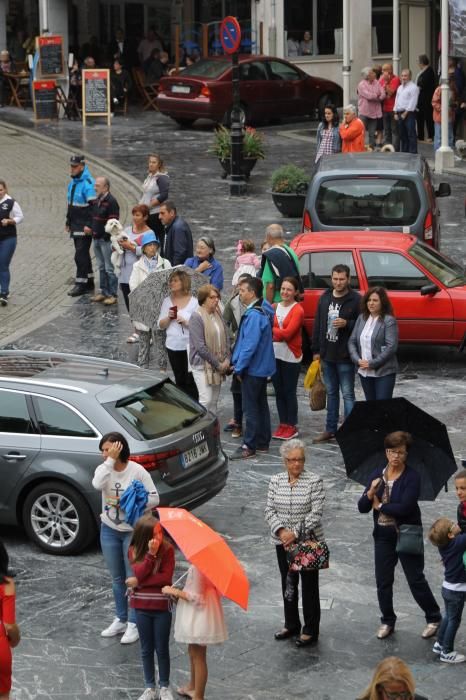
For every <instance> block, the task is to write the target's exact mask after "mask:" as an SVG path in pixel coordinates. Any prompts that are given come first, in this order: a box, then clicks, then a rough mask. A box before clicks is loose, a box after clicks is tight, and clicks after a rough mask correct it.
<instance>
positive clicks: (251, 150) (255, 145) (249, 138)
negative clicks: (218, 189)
mask: <svg viewBox="0 0 466 700" xmlns="http://www.w3.org/2000/svg"><path fill="white" fill-rule="evenodd" d="M211 152H212V153H215V155H216V156H217V158H218V159H219V161H220V165H221V166H222V168H223V175H222V177H223V178H226V177H227V176H228V175H230V174H231V131H230V129H227V128H225V127H224V126H219V127H218V128H217V129H216V130H215V139H214V144H213V146H212V148H211ZM263 158H265V151H264V139H263V136H262V134H261V133H259V132H258V131H256V129H253V128H252V127H250V126H247V127H245V128H244V129H243V150H242V159H241V173H242V175H243V177H244V178H245V179H246V180H248V179H249V175H250V174H251V171H252V169H253V167H254V166H255V164H256V163H257V161H258V160H260V159H263Z"/></svg>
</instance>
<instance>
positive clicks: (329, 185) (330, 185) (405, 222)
mask: <svg viewBox="0 0 466 700" xmlns="http://www.w3.org/2000/svg"><path fill="white" fill-rule="evenodd" d="M420 207H421V202H420V199H419V193H418V191H417V188H416V184H415V183H414V182H413V181H412V180H404V179H397V178H388V177H384V178H380V177H354V178H352V179H349V178H341V179H336V180H324V181H323V182H322V183H321V185H320V188H319V191H318V193H317V199H316V211H317V216H318V217H319V219H320V221H321V223H322V224H324V225H325V226H374V225H379V226H411V225H412V224H414V223H415V221H416V219H417V217H418V214H419V210H420Z"/></svg>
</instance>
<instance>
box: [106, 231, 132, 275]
mask: <svg viewBox="0 0 466 700" xmlns="http://www.w3.org/2000/svg"><path fill="white" fill-rule="evenodd" d="M105 232H106V233H109V234H110V240H111V242H112V248H113V251H112V255H111V261H112V265H113V269H114V270H115V274H116V276H117V277H118V276H119V274H120V270H121V257H122V255H123V253H124V252H125V251H124V249H123V248H122V247H121V245H120V241H127V240H129V239H128V236H127V235H126V233H125V232H124V231H123V226H122V225H121V224H120V222H119V221H118V219H109V220H108V221H107V223H106V224H105Z"/></svg>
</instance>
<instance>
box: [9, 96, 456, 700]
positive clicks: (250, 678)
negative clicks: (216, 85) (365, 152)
mask: <svg viewBox="0 0 466 700" xmlns="http://www.w3.org/2000/svg"><path fill="white" fill-rule="evenodd" d="M9 112H11V110H10V111H9ZM13 116H14V117H15V116H16V115H15V114H14V115H13ZM20 116H21V115H20ZM8 118H9V119H10V118H11V117H10V114H8ZM23 125H24V126H28V125H27V124H26V123H25V122H24V124H23ZM307 127H308V125H303V124H298V125H294V124H286V125H280V126H277V127H266V128H264V133H265V135H266V144H267V159H266V161H264V162H259V163H258V164H257V165H256V169H255V170H254V171H253V174H252V176H251V181H250V184H249V191H248V196H247V197H246V198H244V199H243V198H241V199H236V198H230V197H229V194H228V184H227V183H226V182H225V181H223V180H221V179H220V166H219V164H218V162H217V160H216V159H215V158H214V157H213V156H212V155H210V154H208V153H207V151H208V148H209V145H210V143H211V141H212V131H211V129H210V128H207V127H202V126H200V127H198V128H196V129H193V130H179V131H177V130H175V129H174V126H173V124H172V122H170V121H169V120H167V119H165V118H163V117H161V116H160V115H154V114H144V115H143V116H141V117H140V116H138V117H133V116H131V117H130V118H128V119H126V120H125V119H124V118H120V117H115V119H114V121H113V126H112V129H111V134H109V132H108V131H107V128H106V127H104V126H100V125H98V124H93V125H92V126H91V127H89V128H88V129H87V130H86V131H85V132H83V130H82V129H81V127H80V125H79V124H76V123H67V122H61V123H60V124H59V125H41V126H40V127H35V131H36V132H37V133H38V134H39V135H44V136H46V137H48V138H51V139H53V140H54V141H55V142H57V141H62V142H63V143H65V144H66V146H67V148H72V149H75V150H85V151H86V152H89V153H92V154H93V155H95V156H97V157H99V158H103V159H107V160H109V161H110V162H111V163H112V164H113V166H114V167H118V168H121V169H123V170H124V171H125V172H127V173H129V174H130V175H132V176H134V177H136V178H138V179H141V178H142V176H143V174H144V166H145V158H146V155H147V154H148V153H149V152H151V151H157V152H160V153H161V154H162V155H163V156H164V157H165V160H166V161H167V165H168V169H169V172H170V177H171V191H170V197H171V198H173V199H174V200H175V201H176V203H177V205H178V208H179V213H180V214H181V215H182V216H183V217H185V218H186V219H187V220H188V221H189V223H190V224H191V225H192V230H193V235H194V237H197V236H199V235H202V234H203V233H209V234H210V235H212V236H213V237H214V239H215V241H216V243H217V249H218V258H219V259H220V261H221V262H222V263H223V265H224V267H225V270H226V278H227V279H228V280H230V279H231V274H232V271H233V259H234V250H235V245H236V241H237V239H238V238H240V237H242V236H245V235H246V234H247V237H250V238H253V239H254V240H255V242H256V244H258V243H259V242H260V241H261V240H262V236H263V231H264V229H265V227H266V225H267V224H269V223H271V222H273V221H277V220H281V218H280V216H279V215H277V212H276V210H275V208H274V206H273V204H272V202H271V199H270V195H268V194H267V192H266V190H267V189H268V179H269V177H270V174H271V172H272V170H273V169H274V168H275V167H278V165H281V164H284V163H286V162H295V163H296V164H299V165H303V166H305V167H309V168H310V167H311V164H312V160H313V156H312V153H313V145H312V144H311V143H310V142H309V144H308V143H307V142H306V141H303V140H299V139H296V138H290V134H289V133H288V135H286V134H287V132H292V131H299V132H300V134H302V132H303V131H304V134H305V132H306V130H307ZM7 179H8V178H7ZM442 179H447V180H448V181H449V182H450V183H451V184H452V189H453V193H454V196H453V197H452V198H451V199H450V200H449V201H448V203H447V204H445V203H444V202H442V205H441V206H442V208H443V211H444V221H443V226H444V229H443V230H444V235H443V245H444V248H445V249H446V250H448V251H449V252H450V253H452V254H454V255H455V257H456V258H457V259H462V260H463V261H464V260H465V256H466V243H465V240H464V233H463V231H464V226H463V222H464V218H463V217H464V211H463V194H464V189H465V186H466V183H465V182H464V181H463V180H461V179H460V178H458V177H456V176H448V177H445V178H442ZM66 180H67V168H66V167H65V169H64V172H63V191H62V192H59V191H57V187H58V185H57V183H56V181H55V186H54V193H53V197H55V196H56V197H60V198H63V197H64V191H65V183H66ZM18 199H19V197H18ZM53 201H55V200H53ZM60 201H62V200H60ZM283 223H284V225H285V228H286V229H287V230H288V231H289V235H290V237H292V236H293V235H294V233H295V232H296V231H297V229H298V226H299V222H297V221H296V220H294V221H293V220H284V221H283ZM57 225H58V224H57ZM61 226H62V222H60V227H61ZM60 230H61V228H60ZM27 284H28V278H27V274H25V279H24V280H22V284H16V285H15V289H16V292H15V293H17V294H19V295H20V294H21V289H22V285H24V287H26V286H27ZM61 284H62V288H61V292H62V294H63V301H60V300H58V301H57V302H56V304H58V306H59V312H58V313H57V314H56V315H55V316H54V318H52V319H50V320H48V321H47V322H46V323H45V324H44V325H42V326H39V327H37V328H35V329H34V330H32V331H31V332H28V328H24V331H25V335H23V336H22V337H21V338H16V339H15V340H13V342H12V343H10V344H9V346H14V347H21V348H28V349H47V350H56V351H66V352H78V353H84V354H93V355H98V356H101V357H108V358H119V359H130V360H134V353H135V351H136V349H135V347H134V346H129V345H127V344H126V343H125V338H126V336H127V334H128V331H129V330H130V325H129V319H128V316H127V314H126V310H125V309H124V305H123V304H122V303H120V304H119V305H118V307H111V308H108V309H103V308H102V307H101V306H98V307H97V306H96V305H93V304H91V303H90V302H89V301H88V299H87V298H85V297H83V298H80V299H79V300H78V301H77V302H75V303H72V304H71V305H70V304H69V300H68V298H67V297H66V289H67V286H66V284H65V280H63V281H62V282H61ZM228 284H229V282H228ZM227 286H228V285H226V287H227ZM0 334H1V328H0ZM0 343H1V336H0ZM399 360H400V366H401V373H400V376H399V379H398V381H397V385H396V390H395V394H396V395H404V396H406V397H407V398H409V399H410V400H412V401H413V402H414V403H416V404H418V405H420V406H422V407H423V408H425V409H426V410H428V411H429V412H431V413H433V414H434V415H436V416H437V417H439V418H440V419H441V420H443V421H444V422H445V423H446V425H447V427H448V430H449V434H450V438H451V441H452V445H453V450H454V453H455V456H456V457H457V458H458V459H459V458H460V457H466V447H465V437H464V429H465V412H464V406H465V396H466V370H465V357H464V355H463V356H461V355H459V354H458V353H457V352H456V351H455V350H452V349H448V348H440V349H439V348H435V349H428V348H412V347H410V348H403V349H402V350H401V351H400V354H399ZM358 392H359V389H358ZM270 406H271V410H272V416H273V424H274V426H275V424H276V422H277V417H276V411H275V402H274V399H273V397H270ZM230 410H231V400H230V394H229V392H228V390H227V389H226V388H225V389H224V390H223V391H222V398H221V402H220V410H219V416H220V419H221V422H222V424H223V423H225V422H226V420H227V419H228V418H229V417H230ZM299 410H300V428H301V434H302V437H303V438H304V439H305V441H306V443H307V444H308V445H310V443H311V438H312V436H313V435H314V434H315V433H316V432H318V431H320V430H321V428H322V423H323V415H322V414H320V413H311V411H310V410H309V407H308V396H307V393H306V392H305V391H304V390H303V388H302V387H300V388H299ZM223 445H224V449H225V451H226V452H227V453H231V452H232V451H233V450H234V449H235V448H236V447H237V441H235V440H233V439H232V438H231V437H230V436H229V435H227V434H226V433H224V434H223ZM97 463H98V461H97V457H96V464H97ZM308 466H309V468H311V469H312V470H313V471H316V472H317V473H319V474H320V475H322V477H323V478H324V481H325V486H326V488H327V503H326V511H325V520H324V525H325V533H326V539H327V540H328V542H329V546H330V550H331V568H330V569H329V570H328V571H325V572H322V573H321V578H320V580H321V602H322V608H323V610H322V624H321V636H320V640H319V645H318V646H317V647H311V648H307V649H296V648H295V647H294V645H293V644H292V643H289V642H281V643H278V642H276V641H275V640H274V639H273V632H274V631H275V629H278V628H279V627H280V626H281V624H282V609H281V607H282V606H281V596H280V590H279V578H278V571H277V567H276V562H275V553H274V551H273V547H272V546H271V545H270V543H269V541H268V534H267V531H266V528H265V525H264V522H263V507H264V504H265V497H266V491H267V483H268V480H269V478H270V476H271V475H272V474H274V473H276V472H277V471H278V470H279V469H280V468H281V465H280V458H279V455H278V446H277V445H272V448H271V451H270V453H269V454H268V455H261V458H257V459H254V460H251V461H248V462H244V463H242V462H232V463H231V464H230V476H229V481H228V484H227V487H226V488H225V489H224V491H223V492H222V493H221V494H219V495H218V496H217V497H216V498H215V499H213V500H212V501H211V502H209V503H207V504H205V505H204V506H203V507H202V508H199V509H198V510H197V511H196V514H197V515H199V517H201V518H204V519H205V520H206V521H207V522H208V523H209V524H211V525H212V526H213V527H215V528H216V529H217V530H219V531H220V532H222V533H223V534H224V535H225V537H226V538H227V540H228V542H229V543H230V544H231V546H232V547H233V548H234V550H235V551H236V552H237V553H238V555H239V557H240V559H241V561H242V562H243V564H244V566H245V568H246V571H247V573H248V576H249V577H250V580H251V603H250V609H249V611H248V613H247V614H246V613H244V612H242V611H240V610H239V609H238V608H236V607H235V606H234V605H232V604H231V603H229V602H226V604H225V610H226V618H227V623H228V627H229V632H230V640H229V641H228V642H227V643H226V644H224V645H223V646H221V647H216V648H213V649H211V650H209V656H208V658H209V672H210V676H209V684H208V687H207V694H206V698H207V700H293V699H295V698H296V699H303V700H304V699H305V698H306V699H308V698H309V699H310V700H330V699H331V700H348V699H349V698H355V697H356V696H357V695H358V694H359V693H360V692H361V691H362V689H363V688H364V687H365V686H366V685H367V683H368V681H369V678H370V675H371V672H372V669H373V668H374V667H375V665H376V664H377V663H378V661H379V660H380V659H381V658H383V657H384V656H387V655H391V654H395V655H399V656H401V657H402V658H404V659H405V660H406V661H407V662H408V663H409V664H410V666H411V668H412V669H413V672H414V674H415V677H416V681H417V685H418V691H419V692H420V693H422V694H424V695H426V696H427V697H429V699H430V700H452V699H454V698H455V699H456V698H457V699H458V700H459V699H460V698H464V697H465V694H466V676H465V674H464V669H463V668H461V666H459V667H456V668H455V667H448V666H447V665H446V664H445V665H444V664H440V663H439V662H438V661H437V660H436V659H435V657H434V655H433V654H432V653H431V646H432V643H431V642H426V641H424V640H422V639H421V637H420V632H421V631H422V628H423V624H424V620H423V618H422V615H421V614H420V611H419V609H418V608H417V606H416V604H415V603H414V601H413V600H412V598H411V597H410V595H409V592H408V589H407V584H406V581H405V580H404V577H403V576H402V574H401V573H400V572H397V581H396V585H395V601H396V609H397V613H398V623H397V632H396V634H394V635H393V636H392V637H390V638H388V639H387V640H384V641H378V640H377V639H376V638H375V632H376V629H377V626H378V624H379V622H378V619H379V613H378V607H377V603H376V595H375V587H374V575H373V563H372V557H373V553H372V541H371V540H372V538H371V522H370V518H369V516H361V515H358V513H357V509H356V501H357V498H358V496H359V494H360V492H361V488H360V487H359V486H357V485H355V484H353V483H352V482H350V481H348V480H347V479H346V477H345V471H344V466H343V462H342V458H341V454H340V451H339V449H338V447H337V446H336V444H331V443H330V444H327V445H322V446H311V447H309V450H308ZM456 504H457V502H456V496H455V495H454V493H453V492H452V490H450V491H449V492H448V493H444V492H443V493H442V494H440V496H439V498H438V499H437V501H436V502H435V503H425V504H422V511H423V520H424V524H425V526H428V525H429V524H430V523H431V522H432V521H433V520H434V519H435V518H436V517H438V515H440V514H441V515H447V516H448V517H454V514H455V511H456ZM0 536H1V537H2V538H3V539H4V541H5V542H6V544H7V546H8V548H9V550H10V552H11V557H12V565H13V566H14V567H15V568H16V569H17V586H18V610H19V614H18V617H19V623H20V625H21V628H22V631H23V641H22V643H21V645H20V646H19V647H18V649H17V650H16V651H15V665H14V688H15V692H14V694H13V698H16V700H36V699H38V700H39V698H42V697H46V698H52V699H53V700H59V699H61V698H63V697H66V698H67V699H68V698H69V700H82V699H83V698H86V697H94V698H97V699H98V700H123V699H125V700H126V699H127V700H136V698H138V697H139V694H140V693H141V692H142V690H143V684H142V670H141V663H140V659H139V648H138V645H137V644H135V645H131V646H129V647H122V646H121V645H120V644H119V642H118V639H116V640H115V639H102V638H100V636H99V635H100V630H101V629H103V627H104V626H106V625H107V623H108V621H109V620H110V619H111V618H112V616H113V612H112V599H111V593H110V583H109V578H108V575H107V572H106V570H105V568H104V565H103V562H102V558H101V555H100V551H99V549H98V547H97V545H94V546H92V547H91V548H90V549H89V550H88V551H87V552H85V553H84V554H82V555H80V556H79V557H71V558H60V557H48V556H46V555H44V554H42V553H41V552H40V551H39V550H37V549H35V548H34V547H33V546H32V545H31V544H30V543H29V542H28V541H27V540H26V539H25V537H24V535H23V534H22V532H21V531H20V530H18V529H16V528H6V527H2V528H0ZM180 567H181V564H179V565H178V568H180ZM426 573H427V575H428V578H429V581H430V583H431V586H432V588H433V590H434V591H435V595H436V597H437V599H438V600H439V601H440V586H441V582H442V571H441V567H440V565H439V562H438V555H437V553H436V552H435V550H434V549H433V547H431V546H430V545H426ZM457 648H458V650H459V651H464V650H465V649H466V633H465V632H464V626H463V627H462V628H460V631H459V633H458V637H457ZM187 668H188V659H187V656H186V649H185V647H184V646H183V645H177V644H175V643H174V642H173V643H172V682H173V686H174V687H176V686H177V685H178V684H181V683H183V682H184V681H185V680H186V677H187V676H186V673H187Z"/></svg>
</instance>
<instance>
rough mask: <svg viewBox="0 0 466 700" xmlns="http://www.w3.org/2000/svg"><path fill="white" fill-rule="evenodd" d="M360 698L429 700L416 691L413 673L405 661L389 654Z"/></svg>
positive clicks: (366, 699)
mask: <svg viewBox="0 0 466 700" xmlns="http://www.w3.org/2000/svg"><path fill="white" fill-rule="evenodd" d="M358 700H427V699H426V698H425V697H424V696H422V695H418V694H417V693H416V692H415V683H414V678H413V674H412V673H411V671H410V669H409V668H408V666H407V665H406V664H405V662H404V661H402V660H401V659H399V658H398V657H397V656H388V657H387V658H386V659H383V661H381V662H380V663H379V664H378V666H377V668H376V669H375V671H374V675H373V677H372V680H371V682H370V685H369V687H368V688H367V689H366V690H365V692H364V693H363V694H362V695H360V696H359V698H358Z"/></svg>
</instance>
